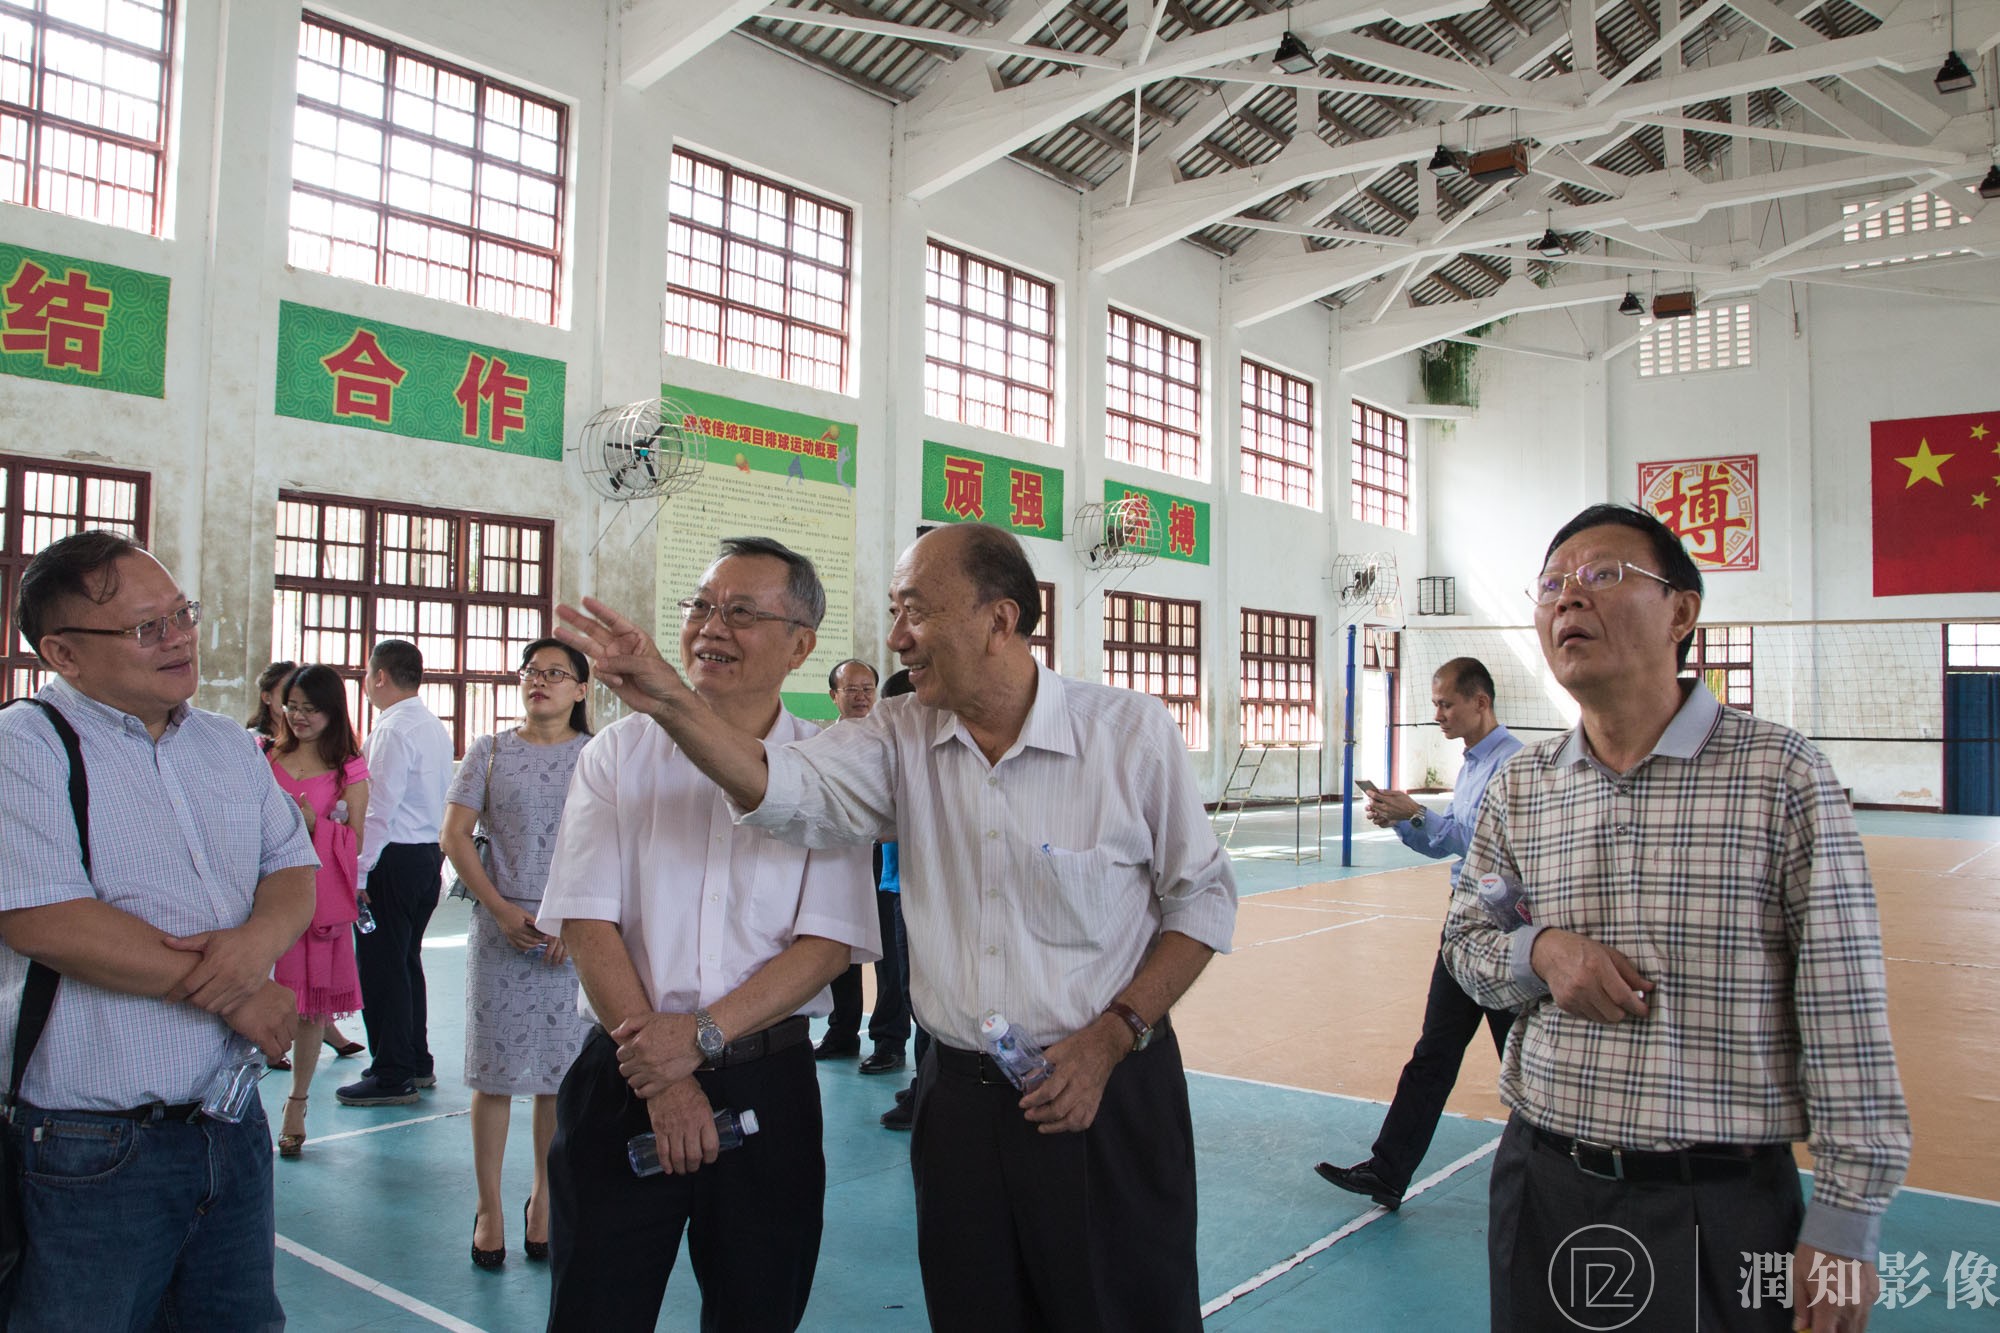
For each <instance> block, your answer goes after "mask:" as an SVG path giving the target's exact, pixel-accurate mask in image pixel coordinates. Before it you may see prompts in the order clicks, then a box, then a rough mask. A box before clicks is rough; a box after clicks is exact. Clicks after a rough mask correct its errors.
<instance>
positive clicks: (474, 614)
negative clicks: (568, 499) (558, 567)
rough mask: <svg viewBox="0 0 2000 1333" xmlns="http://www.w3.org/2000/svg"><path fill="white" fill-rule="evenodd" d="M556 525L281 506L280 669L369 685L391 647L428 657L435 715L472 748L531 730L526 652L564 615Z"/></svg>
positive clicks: (369, 507)
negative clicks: (401, 645)
mask: <svg viewBox="0 0 2000 1333" xmlns="http://www.w3.org/2000/svg"><path fill="white" fill-rule="evenodd" d="M554 553H555V525H554V524H553V523H550V522H548V521H547V520H543V519H529V518H512V517H508V516H506V515H500V514H474V513H466V512H463V511H459V510H442V509H421V508H418V507H416V506H413V505H391V504H383V503H379V502H377V501H373V500H353V499H347V498H344V497H341V496H333V495H308V494H303V493H298V492H292V491H282V492H280V493H279V495H278V521H277V548H276V560H277V579H276V587H275V591H274V593H273V600H272V610H271V656H272V657H273V659H286V658H289V659H290V660H292V661H295V662H322V663H325V664H326V665H327V666H330V667H333V668H335V669H336V670H338V671H339V672H340V673H341V675H342V676H344V677H345V678H346V679H347V682H348V703H349V707H350V709H351V710H352V712H353V716H354V718H355V720H356V722H357V724H358V725H359V726H360V727H361V729H362V730H363V731H365V730H366V729H367V725H368V722H369V721H370V720H372V716H373V714H372V710H368V709H366V708H365V707H364V705H363V701H362V698H361V690H360V683H361V678H362V677H363V676H364V675H365V674H366V671H367V665H368V653H369V651H370V650H371V649H372V648H373V647H374V645H375V643H376V642H377V641H378V640H380V639H408V640H409V641H410V642H412V643H414V644H416V645H417V648H418V650H419V651H421V652H422V653H423V655H424V685H423V697H424V702H425V704H426V705H427V706H428V707H429V708H430V709H431V711H432V712H434V713H436V714H437V715H438V717H439V718H440V719H442V720H443V722H444V724H445V725H446V726H447V727H449V728H451V732H452V740H453V743H454V744H455V745H456V747H457V752H458V753H459V754H464V753H465V746H466V743H467V742H468V741H470V740H472V739H473V738H474V737H476V736H481V735H484V734H485V733H487V732H489V731H492V730H494V729H496V728H498V727H502V726H507V725H510V724H512V723H514V722H517V721H519V720H520V695H519V692H518V690H516V689H515V688H514V687H515V686H516V684H517V683H518V682H517V679H516V677H515V670H516V668H517V664H518V663H519V661H520V655H521V650H522V649H523V648H525V647H526V646H527V645H528V644H529V643H531V642H533V641H534V640H536V639H539V638H541V637H542V636H543V635H545V634H546V633H548V626H549V625H550V624H551V623H553V614H554V595H553V588H554Z"/></svg>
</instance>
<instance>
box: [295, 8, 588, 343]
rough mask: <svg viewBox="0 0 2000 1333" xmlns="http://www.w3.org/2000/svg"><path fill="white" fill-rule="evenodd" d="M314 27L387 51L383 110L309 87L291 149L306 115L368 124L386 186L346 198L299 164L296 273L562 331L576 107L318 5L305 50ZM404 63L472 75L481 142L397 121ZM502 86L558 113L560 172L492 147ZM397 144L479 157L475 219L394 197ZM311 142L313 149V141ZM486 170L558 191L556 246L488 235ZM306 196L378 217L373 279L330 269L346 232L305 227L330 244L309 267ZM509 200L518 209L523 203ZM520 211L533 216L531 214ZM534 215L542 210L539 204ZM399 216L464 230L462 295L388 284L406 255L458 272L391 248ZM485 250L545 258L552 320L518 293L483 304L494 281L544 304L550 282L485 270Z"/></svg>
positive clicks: (307, 12)
mask: <svg viewBox="0 0 2000 1333" xmlns="http://www.w3.org/2000/svg"><path fill="white" fill-rule="evenodd" d="M310 28H319V29H321V30H323V31H325V32H327V33H330V34H332V35H334V36H337V37H338V38H339V39H340V40H341V41H342V42H343V43H347V42H357V43H360V44H362V45H364V46H369V47H373V48H375V49H377V50H379V51H380V52H381V53H382V60H383V65H382V89H383V104H382V113H381V115H380V116H369V115H365V114H362V113H360V112H358V111H354V110H351V109H349V108H346V107H343V106H340V105H338V104H334V103H328V102H324V101H321V100H319V99H318V98H314V97H310V96H308V94H307V93H306V92H304V91H303V89H301V91H299V92H298V94H297V95H296V96H295V97H294V98H293V102H292V107H293V127H292V149H293V151H294V153H296V152H297V151H298V150H299V148H300V147H301V145H300V143H299V137H298V119H297V117H298V113H299V112H300V111H311V112H314V113H316V114H319V115H325V116H329V117H331V118H333V119H334V120H335V121H336V122H337V123H341V124H357V125H363V126H366V127H368V129H369V130H371V131H373V132H375V133H377V134H379V135H380V137H381V154H380V156H379V159H378V161H377V171H378V173H379V182H378V186H377V190H376V196H375V198H374V199H373V200H370V199H367V198H365V197H363V196H361V195H358V194H348V193H344V192H342V191H340V190H338V189H334V188H331V187H328V186H323V185H315V184H310V183H307V182H305V181H302V180H300V179H299V177H298V174H297V171H296V168H294V170H293V172H292V173H291V184H290V193H289V195H288V196H287V200H288V202H287V211H286V228H285V236H286V240H285V262H286V264H287V266H289V267H291V268H294V269H297V270H299V271H300V272H306V273H324V274H326V275H328V276H330V277H339V278H345V279H347V280H349V281H357V282H359V281H366V282H368V284H369V285H370V286H374V287H379V288H381V289H382V290H384V291H394V292H405V293H407V294H409V295H412V296H418V297H422V298H424V299H427V300H437V301H445V302H448V303H450V304H452V305H461V306H464V307H466V308H467V309H471V310H480V311H485V312H487V313H489V314H496V315H502V316H505V317H507V318H510V319H523V320H527V321H529V322H531V323H536V324H545V325H547V326H548V327H551V328H559V327H561V322H562V317H563V302H564V295H565V294H564V286H563V277H564V265H563V260H564V249H563V240H564V235H565V233H566V232H567V230H568V227H569V167H570V142H569V130H570V108H569V106H567V105H566V104H565V103H563V102H562V101H560V100H558V99H557V98H554V97H549V96H546V95H545V94H542V93H538V92H535V91H534V90H532V89H530V88H527V87H524V86H522V85H520V84H518V83H511V82H509V81H507V80H505V79H502V78H499V77H498V76H496V75H491V74H486V73H483V72H481V71H480V70H477V69H473V68H471V67H470V66H466V65H461V64H458V63H457V62H455V61H452V60H448V59H445V58H444V57H442V56H439V55H435V54H433V53H431V52H429V51H424V50H420V49H418V48H417V47H414V46H410V45H407V44H405V43H403V42H399V41H396V40H395V39H394V38H392V37H387V36H384V35H382V34H381V33H377V32H371V31H369V30H367V29H365V28H358V27H356V26H354V25H353V24H351V23H346V22H343V21H341V20H339V19H335V18H330V17H328V16H327V15H325V14H321V13H316V12H314V11H313V10H311V9H304V10H301V11H300V16H299V33H300V45H301V47H303V46H304V41H305V34H306V31H307V30H308V29H310ZM295 58H296V60H298V61H300V62H303V61H305V59H306V55H305V52H304V51H303V50H301V51H300V52H299V53H298V54H297V56H296V57H295ZM401 62H410V63H412V64H416V65H420V66H424V67H426V68H428V69H430V70H431V71H432V72H433V74H434V75H450V76H451V77H453V78H458V79H464V80H467V81H468V82H470V83H471V84H472V86H473V97H472V104H473V107H474V110H473V111H472V113H471V116H472V123H473V132H472V138H473V142H472V143H471V145H469V146H468V145H466V144H461V143H458V142H456V141H454V140H451V139H448V138H443V137H440V136H439V135H437V134H435V133H426V132H422V131H419V130H416V129H414V128H411V127H406V126H403V125H399V124H398V123H397V122H396V120H395V109H394V105H393V103H394V98H395V94H396V89H397V66H398V64H399V63H401ZM495 92H497V93H501V94H504V95H506V96H508V97H513V98H517V99H519V100H520V101H521V102H522V103H524V104H532V105H534V106H537V107H540V108H544V109H546V110H548V111H551V112H553V113H554V115H555V118H556V133H555V150H556V161H555V166H554V167H553V169H552V170H550V171H543V170H541V169H539V168H536V167H531V166H529V165H528V164H527V163H525V162H521V161H511V162H510V161H508V160H506V159H504V158H500V157H496V156H493V155H492V154H491V153H490V152H489V151H488V149H487V148H486V135H487V129H488V113H487V110H486V98H487V95H488V94H489V93H495ZM397 140H403V141H406V142H410V143H414V144H417V145H420V146H421V147H422V148H424V149H425V150H427V151H428V150H441V151H444V152H449V153H452V154H457V155H462V156H464V157H467V158H469V159H470V160H471V165H472V172H471V181H470V184H469V185H468V186H467V188H466V193H467V195H468V196H469V197H470V201H471V204H470V216H471V220H470V221H468V222H463V223H461V222H457V221H454V220H452V219H451V218H448V217H445V216H443V215H442V214H438V213H420V212H417V211H415V210H413V209H410V208H406V207H403V206H401V205H397V204H394V203H391V202H390V198H389V194H390V185H391V181H392V179H393V178H394V177H395V176H396V175H397V172H396V170H395V168H394V166H393V162H394V153H393V147H392V146H393V144H394V142H395V141H397ZM305 146H306V147H312V145H305ZM488 169H498V170H502V171H507V172H512V173H514V174H516V175H518V176H522V177H525V178H532V179H534V180H538V181H541V182H544V183H546V184H547V185H548V186H550V187H551V188H552V189H553V190H554V192H555V201H554V207H553V212H552V214H551V216H550V225H551V234H550V240H549V244H548V246H546V247H543V246H538V245H535V244H533V243H531V242H528V241H523V240H521V239H519V238H517V237H513V236H508V235H505V234H503V233H501V232H496V231H489V230H486V229H485V228H484V227H483V226H482V225H481V213H482V210H483V209H484V208H485V207H486V204H487V196H486V195H485V194H484V193H483V192H482V190H481V183H482V179H483V177H484V175H485V172H486V171H487V170H488ZM424 179H425V180H426V181H427V182H428V183H430V184H433V185H435V184H437V183H438V182H437V178H436V176H435V175H434V174H433V175H430V176H426V177H425V178H424ZM301 194H303V195H306V196H309V197H311V198H315V199H323V200H325V201H327V203H328V204H329V205H330V206H332V207H336V208H338V207H343V206H344V207H348V208H355V209H362V210H366V211H368V212H370V213H372V214H374V216H375V218H376V228H375V243H374V249H375V276H374V277H373V278H372V279H360V278H354V277H352V275H349V274H345V273H336V272H335V271H334V268H333V266H332V259H333V255H334V249H333V244H332V242H333V241H334V240H336V239H338V238H337V237H335V236H333V235H331V234H327V235H325V236H324V237H322V234H321V233H319V232H313V231H306V232H303V234H304V235H307V236H313V237H319V238H322V239H324V240H325V241H326V242H327V246H328V266H327V267H325V268H320V267H317V266H315V265H312V264H302V263H300V262H299V259H298V257H297V254H296V252H295V250H294V248H293V247H294V244H295V242H296V238H297V237H298V236H299V235H300V234H301V229H300V228H299V226H298V223H297V218H296V209H295V202H294V201H296V199H297V197H298V196H299V195H301ZM492 202H494V203H496V204H502V205H505V201H504V200H499V199H495V200H493V201H492ZM508 206H510V207H515V208H517V209H518V208H519V205H518V203H516V204H514V205H508ZM521 211H524V212H525V211H529V210H521ZM534 211H535V212H536V213H539V210H534ZM397 221H400V222H405V223H409V224H411V225H414V226H418V227H422V228H427V229H428V232H427V233H426V234H427V235H428V234H429V233H446V234H451V235H456V236H460V237H462V238H463V239H464V240H465V244H466V262H465V271H464V277H465V291H464V295H463V297H459V296H451V295H445V294H442V293H439V292H435V291H432V290H430V287H431V285H432V284H431V283H429V282H428V281H427V282H426V284H425V285H424V286H423V287H409V286H398V285H395V284H393V283H391V282H390V281H389V280H388V278H389V272H390V266H391V264H392V262H395V261H396V260H397V259H398V258H405V259H410V260H414V261H415V262H416V263H417V264H418V265H419V266H420V268H421V271H422V272H423V273H424V274H425V275H426V277H427V278H428V277H430V276H432V275H435V274H437V273H439V272H440V271H451V270H452V267H453V266H451V265H449V264H447V263H444V262H442V261H439V260H437V259H434V258H429V257H427V256H405V255H403V254H402V252H398V251H392V250H391V247H390V224H391V223H392V222H397ZM346 244H349V245H354V246H356V247H357V248H358V247H359V245H360V243H359V242H356V241H348V242H346ZM486 247H493V248H497V249H499V250H501V251H503V252H506V253H507V254H510V255H517V256H523V257H526V258H528V259H530V260H543V261H546V262H547V263H548V265H549V285H548V289H547V300H548V317H547V318H546V319H542V318H540V317H539V316H537V315H534V314H521V313H519V306H520V305H521V304H522V301H521V300H520V299H519V297H518V296H516V297H514V299H510V300H508V301H506V302H505V303H504V304H501V305H496V304H490V303H486V302H483V301H482V300H481V298H480V289H481V287H482V285H484V284H487V283H493V284H498V285H499V287H500V288H501V289H502V290H503V291H504V292H507V293H533V294H535V295H536V296H537V299H538V300H539V296H540V294H541V292H542V288H541V287H539V286H538V285H536V284H534V283H531V282H527V281H523V280H522V279H521V278H519V277H517V276H513V275H510V274H508V273H505V272H503V271H498V270H490V269H482V267H481V264H480V256H481V253H482V250H483V249H484V248H486Z"/></svg>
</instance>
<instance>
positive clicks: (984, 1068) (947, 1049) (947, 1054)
mask: <svg viewBox="0 0 2000 1333" xmlns="http://www.w3.org/2000/svg"><path fill="white" fill-rule="evenodd" d="M1172 1034H1173V1026H1172V1025H1171V1024H1170V1023H1168V1021H1167V1020H1166V1019H1164V1018H1162V1019H1161V1020H1160V1021H1159V1022H1157V1023H1155V1024H1153V1040H1152V1042H1151V1043H1150V1044H1149V1045H1148V1046H1147V1048H1146V1049H1147V1050H1154V1049H1157V1047H1158V1046H1159V1043H1160V1042H1161V1041H1162V1040H1164V1039H1165V1038H1167V1037H1169V1036H1171V1035H1172ZM931 1049H932V1050H933V1051H935V1052H937V1062H938V1072H939V1073H941V1074H950V1075H951V1076H952V1077H954V1078H969V1079H972V1080H973V1081H974V1082H978V1083H1004V1084H1006V1085H1007V1086H1008V1087H1010V1088H1011V1087H1013V1086H1014V1083H1013V1080H1012V1079H1010V1078H1008V1077H1007V1075H1006V1073H1005V1071H1003V1070H1002V1069H1001V1068H1000V1066H999V1065H997V1064H995V1063H993V1057H992V1056H990V1055H986V1054H984V1053H983V1052H980V1051H962V1050H960V1049H959V1048H958V1047H956V1046H947V1045H945V1044H944V1043H943V1042H941V1041H932V1042H931ZM1137 1054H1144V1052H1137Z"/></svg>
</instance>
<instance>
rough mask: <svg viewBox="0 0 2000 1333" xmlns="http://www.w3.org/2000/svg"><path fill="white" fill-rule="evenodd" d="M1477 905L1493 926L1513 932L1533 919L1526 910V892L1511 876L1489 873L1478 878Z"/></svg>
mask: <svg viewBox="0 0 2000 1333" xmlns="http://www.w3.org/2000/svg"><path fill="white" fill-rule="evenodd" d="M1479 905H1480V906H1481V907H1483V908H1485V909H1486V915H1487V918H1488V919H1489V920H1491V921H1492V922H1493V924H1494V925H1496V926H1498V927H1500V929H1501V930H1503V931H1508V932H1510V933H1511V932H1513V931H1516V930H1519V929H1520V928H1521V927H1522V926H1525V925H1529V924H1531V923H1532V922H1533V921H1534V917H1533V916H1532V915H1531V914H1530V912H1529V909H1528V891H1527V890H1526V889H1525V888H1523V887H1522V885H1521V882H1520V881H1519V880H1517V879H1515V878H1514V877H1513V876H1511V875H1502V874H1498V873H1496V872H1492V871H1489V872H1487V873H1486V874H1484V875H1481V876H1480V877H1479Z"/></svg>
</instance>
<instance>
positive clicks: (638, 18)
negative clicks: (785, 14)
mask: <svg viewBox="0 0 2000 1333" xmlns="http://www.w3.org/2000/svg"><path fill="white" fill-rule="evenodd" d="M766 3H767V0H628V3H627V4H626V5H625V7H624V9H623V10H621V11H620V12H619V15H618V77H619V79H620V80H621V81H623V82H624V84H625V85H626V86H627V87H629V88H637V89H645V88H650V87H652V86H653V85H654V84H656V83H658V82H659V81H660V80H661V79H664V78H665V77H666V76H667V75H669V74H671V73H673V72H674V71H675V70H676V69H679V68H680V67H681V66H682V65H684V64H686V63H687V62H688V61H690V60H692V59H694V57H696V56H698V55H700V54H701V53H702V51H704V50H706V49H707V48H708V47H709V46H711V45H713V44H714V43H716V42H719V41H721V40H722V39H723V38H724V37H725V36H727V35H728V34H729V33H730V31H732V30H733V29H734V28H735V27H736V25H738V24H739V23H741V22H743V20H745V19H747V18H749V17H750V16H751V15H753V14H755V13H756V12H757V11H758V10H760V9H762V8H763V7H764V5H765V4H766Z"/></svg>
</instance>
